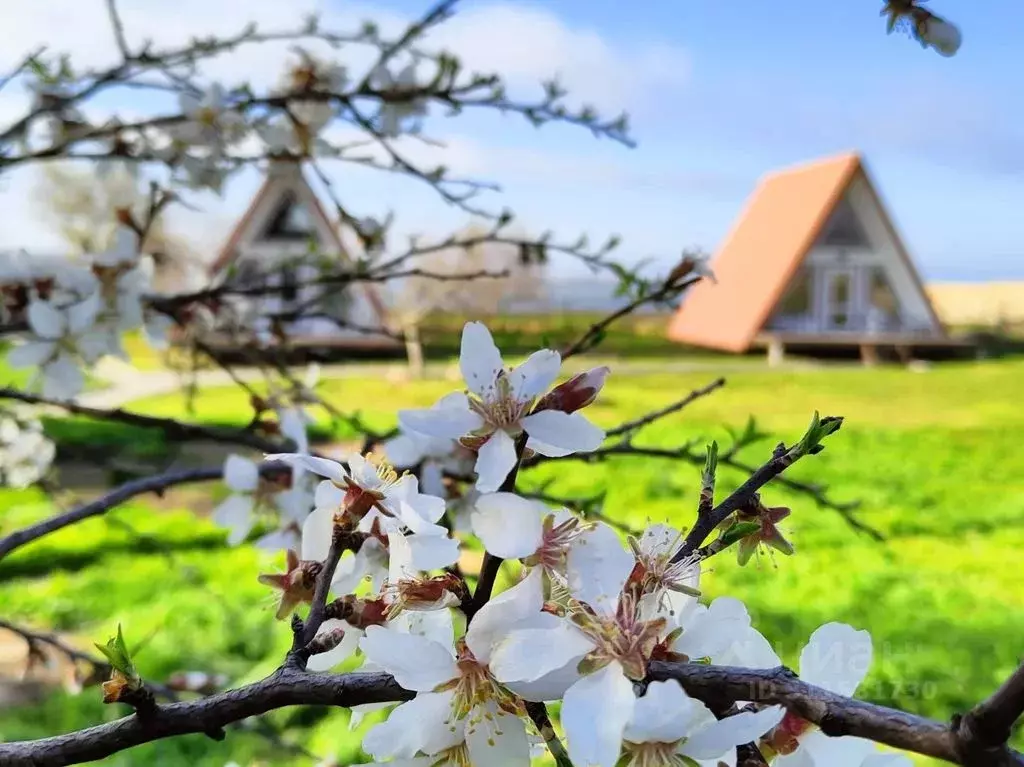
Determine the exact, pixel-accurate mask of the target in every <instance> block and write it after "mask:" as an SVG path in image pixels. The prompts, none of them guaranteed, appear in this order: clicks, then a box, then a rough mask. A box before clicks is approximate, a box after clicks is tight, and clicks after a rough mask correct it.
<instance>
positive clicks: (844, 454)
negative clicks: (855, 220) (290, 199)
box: [0, 361, 1024, 767]
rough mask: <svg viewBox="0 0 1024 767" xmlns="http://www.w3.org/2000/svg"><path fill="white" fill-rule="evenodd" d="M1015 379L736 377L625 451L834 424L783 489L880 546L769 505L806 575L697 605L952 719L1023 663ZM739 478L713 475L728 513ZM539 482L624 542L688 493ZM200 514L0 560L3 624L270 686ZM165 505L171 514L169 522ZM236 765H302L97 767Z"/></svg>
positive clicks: (233, 409) (224, 751) (727, 577)
mask: <svg viewBox="0 0 1024 767" xmlns="http://www.w3.org/2000/svg"><path fill="white" fill-rule="evenodd" d="M1022 376H1024V363H1022V362H1017V361H1003V362H991V363H985V364H977V365H959V364H957V365H953V364H951V365H944V366H937V367H935V368H933V369H931V370H929V371H926V372H909V371H906V370H902V369H890V368H884V369H874V370H864V369H839V370H822V371H810V372H808V371H802V372H782V371H766V370H751V371H749V372H741V373H736V374H734V375H731V376H730V378H729V382H728V384H727V386H726V387H725V389H723V390H722V391H720V392H718V393H716V394H714V395H712V396H710V397H708V398H705V399H703V400H700V401H699V402H696V403H694V404H693V405H691V406H690V407H689V408H687V410H685V411H684V412H683V413H680V414H678V415H675V416H673V417H671V418H668V419H665V420H664V421H663V422H661V423H659V424H658V425H656V426H654V427H652V428H651V429H649V430H648V431H647V432H645V433H644V436H643V437H642V438H640V439H638V441H637V444H651V445H663V446H668V445H678V444H679V443H681V442H683V441H685V440H688V439H691V438H700V439H702V440H708V439H711V438H717V439H718V440H719V441H720V442H726V443H727V442H728V436H727V434H726V432H725V431H724V429H723V428H722V426H723V425H735V426H741V425H742V424H743V422H744V421H745V420H746V418H747V416H748V415H749V414H754V415H756V416H757V417H758V423H759V425H760V426H761V427H762V429H764V430H765V431H768V432H770V433H771V435H772V438H771V439H768V440H766V441H764V442H763V443H760V444H758V445H755V446H752V447H750V448H748V449H747V450H746V451H745V452H744V457H745V458H746V459H747V460H748V461H750V462H752V463H754V462H760V461H761V460H763V459H764V458H765V457H766V456H767V455H768V453H769V451H770V448H771V445H772V444H773V442H772V440H773V439H774V440H776V441H777V440H779V439H784V440H787V441H790V440H792V439H794V438H796V437H798V436H799V435H800V434H801V433H802V431H803V429H804V428H805V426H806V424H807V422H808V420H809V417H810V414H811V412H812V411H813V410H815V409H817V410H819V411H821V412H822V414H832V415H843V416H846V418H847V422H846V424H845V425H844V428H843V429H842V431H840V432H839V433H838V434H837V435H835V436H834V437H832V438H830V441H829V443H828V448H827V450H826V451H825V452H824V453H823V454H821V455H820V456H815V457H812V458H809V459H807V460H806V461H805V462H802V463H801V464H800V465H798V466H796V467H795V468H794V469H793V470H792V475H793V476H794V477H796V478H801V479H806V480H815V481H820V482H823V483H825V484H827V485H828V486H829V488H830V492H831V494H832V495H833V497H835V498H836V499H837V500H850V499H860V500H861V501H862V509H861V510H860V512H859V516H860V518H861V519H862V520H863V521H864V522H867V523H869V524H871V525H872V526H874V527H876V528H877V529H879V530H881V531H882V532H883V533H884V534H885V535H886V536H887V541H886V542H885V543H884V544H878V543H875V542H873V541H871V540H869V539H868V538H866V537H864V536H861V535H857V534H856V533H853V532H851V531H850V529H849V527H848V526H847V525H846V523H845V522H843V521H842V520H841V519H840V518H839V516H838V515H837V514H836V513H834V512H832V511H829V510H824V509H817V508H816V507H815V505H814V503H813V502H812V501H810V500H808V499H806V498H803V497H801V496H799V495H795V494H793V493H791V492H787V491H785V490H783V489H779V488H772V489H769V490H768V491H766V493H765V500H766V501H767V502H768V503H769V504H771V505H781V504H786V505H791V506H792V507H793V509H794V514H793V517H791V523H790V524H789V531H790V533H791V537H792V539H793V540H794V541H795V543H796V546H797V550H798V553H797V555H796V556H794V557H791V558H784V557H783V558H779V559H778V560H777V561H776V562H775V563H774V564H773V563H772V562H770V561H767V560H766V561H763V562H762V563H761V564H760V565H759V566H754V565H752V566H749V567H747V568H739V567H738V566H737V565H736V563H735V561H734V560H733V559H732V558H728V557H723V558H721V559H719V560H717V561H713V563H712V566H711V571H710V572H709V573H707V575H706V577H705V580H704V585H705V587H706V590H707V592H708V595H709V596H711V597H713V596H715V595H718V594H723V593H729V594H734V595H736V596H739V597H740V598H742V599H744V600H745V601H746V603H747V604H748V606H749V608H750V611H751V613H752V614H753V616H754V618H755V621H756V623H757V625H758V626H759V627H760V628H761V629H762V631H763V632H764V633H765V634H766V636H768V638H769V639H770V640H771V641H773V643H775V644H776V646H777V647H778V649H779V651H780V654H781V655H782V656H783V658H784V659H785V660H787V661H789V662H791V663H793V662H795V660H796V658H797V656H798V654H799V649H800V647H801V645H802V643H803V642H804V641H805V640H806V638H807V636H808V635H809V634H810V633H811V631H813V630H814V629H815V628H816V627H817V626H818V625H819V624H821V623H823V622H826V621H830V620H844V621H847V622H849V623H852V624H853V625H855V626H857V627H862V628H868V629H870V631H871V632H872V635H873V636H874V640H875V647H876V660H875V664H874V667H873V670H872V673H871V675H870V677H869V680H868V682H867V683H866V685H865V686H864V687H863V688H862V691H861V692H862V694H863V695H864V696H865V697H868V698H870V699H871V700H874V701H877V702H880V703H885V704H889V705H896V706H900V707H903V708H907V709H909V710H911V711H915V712H919V713H923V714H927V715H931V716H934V717H938V718H943V719H944V718H947V717H949V716H950V715H951V714H952V713H953V712H956V711H962V710H964V709H965V708H966V707H968V706H970V705H971V704H972V703H974V702H975V701H976V700H978V699H979V698H981V697H983V696H984V695H986V694H987V693H988V692H990V691H991V690H992V689H993V688H994V687H995V686H996V685H997V684H998V683H999V682H1000V681H1001V680H1002V679H1003V678H1004V676H1005V675H1006V674H1008V673H1009V672H1010V671H1011V670H1012V669H1013V668H1014V666H1015V664H1016V662H1017V659H1018V657H1019V655H1020V652H1021V650H1020V647H1021V644H1020V637H1021V636H1024V586H1022V585H1021V583H1020V579H1019V572H1020V567H1019V561H1020V551H1021V550H1022V547H1024V450H1022V449H1021V447H1020V434H1021V429H1022V426H1024V409H1022V408H1021V407H1020V395H1019V391H1020V381H1021V379H1022ZM706 380H707V376H706V375H697V374H687V375H673V376H668V375H661V376H644V377H642V378H641V377H635V378H631V377H618V378H616V377H615V376H614V373H613V376H612V377H611V378H610V379H609V382H608V386H607V387H606V389H605V393H604V395H603V396H602V398H601V400H599V404H597V405H595V406H594V407H593V409H592V410H591V414H592V416H593V417H594V418H595V419H596V420H597V421H598V422H600V423H601V424H602V425H605V426H613V425H615V424H616V423H619V422H621V421H623V420H625V419H627V418H631V417H635V416H637V415H640V414H642V413H644V412H647V411H648V410H651V409H653V408H656V407H658V406H661V405H664V404H666V403H668V402H670V401H672V400H674V399H677V398H679V397H681V396H682V395H683V394H685V393H686V392H687V391H689V390H690V389H691V388H694V387H696V386H699V385H701V384H703V383H705V382H706ZM451 388H452V385H451V384H450V383H445V382H438V381H425V382H420V383H416V384H401V385H398V384H392V385H388V386H386V387H382V386H380V384H379V382H376V381H369V380H364V379H346V380H337V381H329V382H326V383H325V384H324V393H325V394H326V395H327V396H328V397H329V398H330V399H331V401H332V402H334V403H335V404H336V405H338V406H339V407H342V408H344V409H356V408H358V409H360V410H362V411H363V413H364V415H365V417H366V419H367V420H368V421H369V423H370V424H371V425H375V426H387V425H389V424H391V423H393V415H392V413H393V412H394V409H395V408H397V407H402V406H410V405H412V406H415V405H425V404H428V403H430V402H432V401H433V400H434V399H435V398H436V397H437V396H438V395H440V394H443V393H445V392H447V391H448V390H450V389H451ZM196 404H197V417H199V418H202V419H204V420H210V421H217V422H225V423H244V422H245V421H246V420H247V417H248V413H247V412H246V405H245V398H244V397H243V396H240V395H239V394H238V393H236V392H233V391H231V390H227V391H221V390H214V391H210V392H208V393H207V394H206V395H204V396H203V397H201V398H200V399H199V400H198V402H197V403H196ZM134 407H137V408H138V409H142V410H145V411H147V412H151V413H155V414H164V415H169V414H176V413H179V414H180V408H181V403H180V397H162V398H158V399H153V400H149V401H143V402H138V403H135V404H134ZM325 427H326V424H325ZM65 428H66V427H65ZM338 436H339V437H343V436H345V434H344V432H343V430H342V431H340V432H339V435H338ZM110 438H111V439H112V440H116V435H115V436H112V437H110ZM569 467H571V469H572V470H571V471H568V470H567V468H569ZM743 478H744V477H743V476H742V475H740V474H739V473H737V472H731V471H725V472H723V474H722V476H721V478H720V492H725V491H728V490H729V489H731V488H732V487H734V486H735V485H736V484H738V483H739V482H740V481H742V479H743ZM546 480H552V481H553V484H552V485H551V486H550V487H549V488H548V491H549V492H552V493H556V494H560V495H565V494H577V493H578V494H586V495H592V494H593V493H594V492H596V491H598V490H606V491H607V499H608V501H607V507H606V513H608V514H609V515H612V516H615V517H616V518H618V519H620V520H622V521H625V522H628V523H630V524H632V525H634V526H642V525H643V524H644V522H645V520H648V519H650V520H655V521H660V520H668V521H670V522H672V523H674V524H678V525H686V524H687V523H689V522H690V520H691V515H692V510H693V508H694V506H695V502H696V494H697V489H698V482H699V473H698V469H697V468H695V467H694V466H690V465H685V464H679V463H670V462H667V461H660V460H651V459H630V458H625V457H624V458H619V459H616V460H614V461H610V462H608V463H607V464H604V465H593V466H590V465H587V466H584V465H582V464H577V463H571V464H563V465H556V464H549V465H548V466H546V467H538V468H537V469H535V470H531V471H529V472H527V473H526V474H525V476H524V486H531V485H536V484H539V483H540V482H542V481H546ZM194 500H195V499H194V497H190V496H181V497H180V498H178V499H176V500H175V501H165V502H163V503H161V504H160V511H159V512H156V511H154V509H153V506H151V505H147V504H145V503H136V504H133V505H131V506H127V507H124V508H122V509H120V510H119V511H117V512H116V513H114V514H111V515H109V516H108V517H107V518H105V519H96V520H92V521H89V522H86V523H83V524H81V525H78V526H77V527H75V528H73V529H71V530H67V531H64V532H63V533H60V534H57V535H53V536H51V537H49V538H48V539H46V540H44V541H41V542H39V543H37V544H35V545H33V546H31V547H26V548H25V549H23V550H21V551H19V552H18V553H16V554H15V555H12V556H11V557H10V558H9V559H7V560H5V561H4V562H2V563H0V582H2V583H3V587H2V588H0V615H2V616H3V617H5V618H7V619H10V620H14V621H19V622H23V623H26V624H29V625H34V626H37V627H40V628H54V629H57V630H60V631H66V632H69V633H70V634H72V635H74V636H75V637H77V638H79V639H80V640H81V641H82V642H83V643H85V642H88V641H92V640H96V641H103V640H105V639H106V638H107V636H108V634H109V632H111V631H112V630H113V629H115V627H116V624H117V622H118V621H122V622H123V623H124V625H125V628H126V632H127V633H128V636H129V639H132V638H134V639H136V640H142V639H148V640H149V641H148V643H147V644H146V646H145V649H144V651H143V653H142V654H141V655H140V657H139V663H140V667H141V670H142V672H143V674H144V675H147V676H149V677H150V678H153V679H159V678H162V677H166V676H167V675H168V674H170V673H172V672H173V671H176V670H182V669H204V670H216V671H221V672H224V673H227V674H228V675H230V676H231V678H232V680H233V682H234V683H236V684H237V683H240V682H244V681H246V680H249V679H254V678H257V677H259V676H261V675H263V674H264V673H266V672H267V671H269V670H271V669H272V668H273V667H274V666H275V665H276V663H277V662H278V660H279V659H280V658H281V657H282V655H283V653H284V652H285V650H286V648H287V644H288V636H287V634H288V632H287V630H286V628H285V627H284V626H283V625H282V624H279V623H275V622H274V621H273V618H272V615H271V611H270V609H269V607H268V600H269V596H268V595H267V593H266V592H265V591H264V590H263V589H262V588H261V587H260V586H259V585H258V584H257V583H256V580H255V574H256V573H257V572H260V571H267V570H266V568H268V567H274V566H275V565H278V564H280V563H277V562H273V561H267V560H266V559H265V558H263V557H261V555H259V554H257V553H256V552H254V551H253V550H251V549H249V548H245V547H242V548H239V549H235V550H226V549H224V548H223V546H222V540H223V535H222V534H221V533H219V532H218V531H217V530H216V529H215V528H214V527H212V526H211V525H210V524H209V523H208V522H206V521H205V520H202V519H197V518H196V516H195V515H194V514H193V513H192V512H191V511H189V509H190V508H193V507H198V506H199V504H198V503H193V501H194ZM175 503H177V505H179V506H181V508H178V509H173V508H168V507H170V506H174V505H175ZM3 506H4V514H3V517H2V518H0V528H2V529H3V530H8V529H11V528H15V527H17V526H19V525H21V524H23V523H25V522H28V521H30V520H32V519H35V518H37V517H39V516H40V515H43V514H46V513H49V512H50V511H51V509H50V508H49V507H48V505H47V504H46V503H45V502H43V501H41V500H40V499H39V498H37V497H35V496H34V495H32V494H31V493H22V494H17V495H15V494H7V496H6V497H5V498H4V500H3ZM85 646H88V645H85ZM97 698H98V694H97V692H96V691H87V692H86V693H85V694H83V695H80V696H77V697H68V696H65V695H63V694H56V695H53V696H51V697H50V698H49V699H47V700H46V701H44V702H43V703H41V704H39V705H36V706H28V707H22V708H19V709H15V710H8V711H0V735H2V736H3V737H4V738H7V739H18V738H26V737H39V736H43V735H51V734H54V733H57V732H62V731H65V730H69V729H72V728H75V727H80V726H83V725H86V724H89V723H95V722H98V721H102V720H105V719H110V718H113V717H114V716H115V715H116V714H117V713H118V712H115V711H113V710H111V709H109V708H104V707H103V706H102V705H101V704H100V703H98V701H97ZM270 719H271V721H273V722H275V723H276V724H277V725H279V726H281V727H283V728H285V730H286V737H287V738H291V739H293V740H295V741H296V742H299V743H301V744H302V745H303V746H304V747H305V748H307V749H309V750H310V751H313V752H314V753H317V754H318V755H320V756H321V757H325V756H329V755H332V756H335V757H336V758H337V759H338V760H339V763H341V764H347V763H349V762H350V761H352V760H354V759H355V760H358V758H359V752H358V735H357V734H351V733H349V731H348V729H347V726H346V721H347V714H346V713H345V712H343V711H325V710H318V709H303V710H294V711H283V712H278V713H276V714H274V715H272V716H271V717H270ZM229 760H234V761H236V762H238V763H239V764H241V765H243V766H244V765H248V764H255V763H257V760H258V763H259V764H261V765H291V764H309V763H310V762H309V761H308V760H305V759H302V758H301V757H297V756H295V755H291V754H289V753H287V752H284V751H282V750H280V749H277V748H274V747H272V746H269V745H268V744H267V741H266V740H264V739H263V738H261V737H259V736H257V735H254V734H250V733H240V732H235V731H232V732H231V733H229V736H228V738H227V740H226V741H224V742H221V743H216V742H214V741H211V740H209V739H206V738H202V737H198V736H196V737H189V738H183V739H179V740H176V741H173V742H167V743H163V744H153V745H149V746H145V747H143V748H139V749H136V750H133V751H131V752H127V753H126V754H123V755H121V756H118V757H115V758H112V759H109V760H107V761H106V762H104V764H108V765H119V766H120V765H135V764H160V765H169V766H171V767H179V765H181V766H184V765H190V767H191V766H195V767H221V765H224V763H225V762H227V761H229ZM920 764H922V765H923V764H928V762H926V761H921V762H920Z"/></svg>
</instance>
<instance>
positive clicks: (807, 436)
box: [793, 410, 843, 458]
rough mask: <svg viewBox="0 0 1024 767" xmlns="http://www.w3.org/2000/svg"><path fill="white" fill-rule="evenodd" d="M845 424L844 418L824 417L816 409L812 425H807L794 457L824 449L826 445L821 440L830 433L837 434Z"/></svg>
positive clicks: (795, 449)
mask: <svg viewBox="0 0 1024 767" xmlns="http://www.w3.org/2000/svg"><path fill="white" fill-rule="evenodd" d="M842 425H843V419H842V418H840V417H837V416H825V417H824V418H822V417H821V416H820V415H819V414H818V411H817V410H815V411H814V417H813V418H812V419H811V425H810V426H808V427H807V431H806V432H805V433H804V436H803V437H802V438H801V439H800V442H799V443H797V445H796V447H795V448H794V451H793V453H794V454H793V457H794V458H799V457H801V456H804V455H815V454H816V453H820V452H821V451H822V450H824V446H823V445H822V444H821V441H822V440H823V439H825V437H827V436H829V435H830V434H835V433H836V432H837V431H839V427H841V426H842Z"/></svg>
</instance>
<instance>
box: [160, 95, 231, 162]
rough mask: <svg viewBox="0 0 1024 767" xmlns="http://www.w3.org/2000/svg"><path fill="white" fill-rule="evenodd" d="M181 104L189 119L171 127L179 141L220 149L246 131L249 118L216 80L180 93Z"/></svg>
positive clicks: (183, 113)
mask: <svg viewBox="0 0 1024 767" xmlns="http://www.w3.org/2000/svg"><path fill="white" fill-rule="evenodd" d="M178 104H179V107H180V109H181V113H182V115H184V117H185V118H186V119H185V120H184V121H183V122H181V123H178V124H175V125H173V126H171V128H170V129H169V130H168V132H169V133H170V135H171V137H172V138H173V139H174V140H175V141H178V142H181V143H183V144H189V145H194V146H200V147H205V148H208V149H210V150H212V151H215V152H220V151H221V150H222V149H223V148H224V146H225V145H226V144H230V143H232V142H234V141H237V140H238V139H240V138H241V137H242V136H243V135H244V133H245V118H244V117H243V116H242V115H241V114H239V112H238V111H237V110H236V109H234V108H233V107H232V106H231V104H230V103H229V100H228V98H227V95H226V94H225V92H224V89H223V87H221V86H220V85H218V84H216V83H214V84H212V85H211V86H210V87H209V88H207V89H206V90H205V91H203V92H201V93H193V92H185V93H182V94H180V95H179V97H178Z"/></svg>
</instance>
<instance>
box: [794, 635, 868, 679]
mask: <svg viewBox="0 0 1024 767" xmlns="http://www.w3.org/2000/svg"><path fill="white" fill-rule="evenodd" d="M871 654H872V649H871V634H869V633H868V632H867V631H857V630H856V629H854V628H853V627H852V626H848V625H846V624H845V623H826V624H825V625H823V626H821V627H819V628H818V630H817V631H815V632H814V633H813V634H811V638H810V639H809V640H808V641H807V644H806V645H805V646H804V649H803V651H802V652H801V653H800V678H801V679H802V680H803V681H805V682H807V683H808V684H813V685H816V686H818V687H823V688H824V689H826V690H828V691H829V692H834V693H835V694H836V695H847V696H850V695H853V693H854V692H856V690H857V687H858V686H859V685H860V683H861V682H862V681H864V677H865V676H867V673H868V669H869V668H870V666H871Z"/></svg>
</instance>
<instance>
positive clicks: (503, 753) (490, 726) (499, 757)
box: [466, 700, 530, 767]
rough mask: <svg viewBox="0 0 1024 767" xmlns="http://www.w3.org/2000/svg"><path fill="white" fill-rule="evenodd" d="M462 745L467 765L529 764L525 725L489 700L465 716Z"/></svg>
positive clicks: (502, 766) (524, 766)
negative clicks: (467, 755)
mask: <svg viewBox="0 0 1024 767" xmlns="http://www.w3.org/2000/svg"><path fill="white" fill-rule="evenodd" d="M466 746H467V748H468V749H469V757H470V763H471V764H479V765H487V767H530V741H529V740H527V738H526V726H525V724H524V723H523V720H522V719H520V718H519V717H518V716H516V715H515V714H507V713H505V712H504V711H502V710H501V709H499V708H498V706H497V704H496V703H495V702H494V701H493V700H487V701H485V702H484V703H483V705H481V706H478V707H476V708H474V709H473V710H472V711H470V713H469V716H468V717H466Z"/></svg>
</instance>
